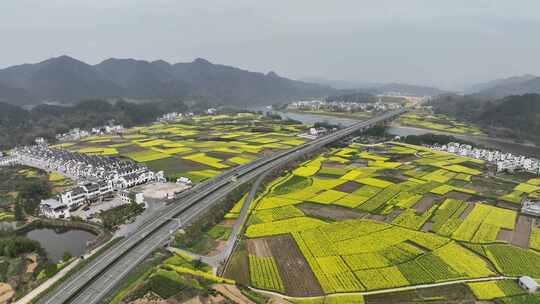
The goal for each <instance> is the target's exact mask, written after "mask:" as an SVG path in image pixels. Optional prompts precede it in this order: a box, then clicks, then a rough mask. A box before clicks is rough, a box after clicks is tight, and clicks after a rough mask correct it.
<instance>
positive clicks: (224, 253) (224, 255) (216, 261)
mask: <svg viewBox="0 0 540 304" xmlns="http://www.w3.org/2000/svg"><path fill="white" fill-rule="evenodd" d="M268 173H269V172H267V173H265V174H263V175H261V176H259V177H258V178H257V180H256V181H255V183H253V186H251V190H250V191H249V194H248V195H247V197H246V199H245V200H244V204H243V205H242V208H241V209H240V214H239V215H238V218H237V219H236V221H235V222H234V225H233V228H232V231H231V234H230V236H229V239H228V240H227V243H226V244H225V246H224V247H223V250H221V252H219V253H218V254H216V255H212V256H206V255H200V254H196V253H193V252H189V251H186V250H182V249H178V248H174V247H169V248H167V250H169V251H170V252H173V253H174V252H178V253H182V254H185V255H188V256H190V257H192V258H194V259H199V260H201V261H202V262H204V263H206V264H208V265H210V266H212V267H213V268H214V269H215V268H217V267H219V266H220V265H221V263H223V262H225V261H226V260H227V259H228V258H229V255H231V253H232V251H233V249H234V246H235V244H236V241H237V240H238V236H239V234H240V232H241V231H242V227H243V226H244V223H245V222H246V219H247V216H248V214H249V207H250V206H251V203H252V202H253V199H254V198H255V195H256V194H257V190H258V189H259V187H260V186H261V183H262V181H263V180H264V178H265V177H266V176H267V175H268Z"/></svg>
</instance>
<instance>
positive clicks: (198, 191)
mask: <svg viewBox="0 0 540 304" xmlns="http://www.w3.org/2000/svg"><path fill="white" fill-rule="evenodd" d="M406 111H408V109H407V108H403V109H399V110H395V111H391V112H387V113H384V114H382V115H380V116H377V117H374V118H371V119H369V120H366V121H362V122H359V123H357V124H354V125H351V126H349V127H347V128H345V129H342V130H339V131H337V132H334V133H331V134H329V135H326V136H324V137H321V138H318V139H316V140H313V141H311V142H308V143H305V144H303V145H300V146H297V147H295V148H292V149H290V150H286V151H282V152H279V153H276V154H274V155H272V156H270V157H268V158H260V159H258V160H255V161H253V162H251V163H249V164H246V165H242V166H239V167H236V168H234V169H231V170H228V171H226V172H224V173H223V174H221V175H219V176H217V177H214V178H212V179H210V180H207V181H205V182H203V183H200V184H197V185H196V186H194V187H193V188H191V189H190V190H188V191H186V192H184V193H182V194H181V196H180V197H179V198H178V199H177V201H176V202H175V203H172V204H170V205H169V206H167V207H166V208H165V209H163V210H161V211H160V212H158V213H157V214H155V215H154V216H153V217H152V218H150V219H148V220H147V221H146V222H145V223H144V224H143V225H141V226H140V227H139V230H138V231H137V232H136V233H133V234H132V235H129V236H128V237H126V238H124V239H123V240H121V241H120V242H118V243H117V244H115V245H114V246H112V247H111V248H109V249H108V250H107V251H106V252H104V253H102V254H101V255H99V256H98V257H96V258H95V259H94V260H93V261H91V262H90V263H88V264H87V265H86V266H85V267H83V268H82V269H80V270H79V271H78V272H77V273H74V274H73V275H71V276H70V277H69V278H67V279H66V280H65V281H64V282H63V283H62V284H60V285H59V286H57V287H55V288H54V289H53V290H51V291H50V292H49V293H48V294H47V295H45V296H44V297H43V298H41V299H40V300H39V301H38V303H44V304H62V303H80V304H94V303H100V302H101V301H102V299H103V297H104V296H105V295H107V294H108V293H109V292H110V291H111V290H112V289H113V288H114V287H115V286H116V285H117V284H118V283H119V282H120V281H121V280H122V279H123V278H124V277H125V275H126V274H127V273H129V271H131V270H132V269H134V268H135V267H136V266H137V265H138V264H139V263H140V262H141V261H143V260H144V259H145V258H146V257H147V256H148V255H149V254H150V253H151V252H152V251H154V250H155V249H156V248H158V247H159V246H162V245H163V244H164V243H165V242H166V241H167V240H168V239H169V238H170V237H171V235H172V234H173V233H174V232H175V231H176V230H177V229H178V228H180V227H182V226H183V225H185V224H186V223H188V222H189V221H190V220H194V219H196V218H197V216H200V215H202V214H203V213H204V212H205V211H206V210H208V209H209V208H210V207H211V206H212V205H213V204H215V203H216V202H218V201H219V200H220V199H222V198H223V197H225V196H226V195H227V194H228V193H229V192H231V191H232V190H234V189H236V188H237V187H238V186H240V185H242V184H244V183H246V182H249V181H250V180H252V179H253V178H255V177H256V176H259V175H261V174H264V173H265V172H268V171H270V170H272V169H273V168H276V167H279V166H281V165H284V164H286V163H288V162H290V161H292V160H294V159H296V158H299V157H301V156H302V155H304V154H306V153H310V152H313V151H316V150H318V149H320V148H321V147H323V146H325V145H327V144H329V143H332V142H334V141H337V140H339V139H341V138H343V137H346V136H348V135H350V134H352V133H354V132H356V131H358V130H365V129H368V128H370V127H372V126H374V125H376V124H378V123H381V122H385V121H388V120H390V119H392V118H394V117H396V116H399V115H401V114H403V113H404V112H406ZM177 219H179V220H177Z"/></svg>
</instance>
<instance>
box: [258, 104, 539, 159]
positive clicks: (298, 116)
mask: <svg viewBox="0 0 540 304" xmlns="http://www.w3.org/2000/svg"><path fill="white" fill-rule="evenodd" d="M256 110H259V111H261V110H262V111H263V112H268V109H266V108H257V109H256ZM271 112H273V113H276V114H279V115H281V116H282V117H286V118H291V119H294V120H298V121H300V122H302V123H303V124H307V125H311V124H313V123H315V122H322V121H324V122H328V123H332V124H339V125H342V126H350V125H352V124H354V123H356V122H358V120H354V119H349V118H341V117H333V116H325V115H316V114H307V113H306V114H304V113H291V112H276V111H271ZM388 133H390V134H391V135H396V136H408V135H422V134H427V133H435V134H444V135H451V136H454V137H456V138H458V139H461V140H464V141H468V142H472V143H475V144H477V145H479V146H483V147H485V148H488V149H494V150H500V151H504V152H509V153H513V154H518V155H525V156H529V157H535V158H539V157H540V147H538V146H534V145H528V144H520V143H514V142H511V141H508V140H503V139H499V138H492V137H487V136H473V135H460V134H453V133H448V132H441V131H435V130H427V129H419V128H413V127H404V126H392V127H390V128H389V129H388Z"/></svg>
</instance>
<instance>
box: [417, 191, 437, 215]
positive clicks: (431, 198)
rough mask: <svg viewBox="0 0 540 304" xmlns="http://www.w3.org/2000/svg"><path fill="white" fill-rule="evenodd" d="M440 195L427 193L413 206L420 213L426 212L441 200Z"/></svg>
mask: <svg viewBox="0 0 540 304" xmlns="http://www.w3.org/2000/svg"><path fill="white" fill-rule="evenodd" d="M440 200H441V199H440V197H438V196H436V195H433V194H426V195H424V197H422V199H421V200H420V201H418V203H416V204H415V205H414V206H413V208H414V210H416V212H418V213H424V212H426V211H427V210H428V209H429V208H431V206H433V204H434V203H435V202H437V201H440Z"/></svg>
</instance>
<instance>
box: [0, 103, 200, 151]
mask: <svg viewBox="0 0 540 304" xmlns="http://www.w3.org/2000/svg"><path fill="white" fill-rule="evenodd" d="M208 106H210V105H208V104H206V105H203V104H198V105H196V106H195V107H192V108H190V109H189V110H194V111H197V110H203V108H205V107H208ZM199 107H202V108H200V109H198V108H199ZM186 110H188V107H187V106H186V105H185V104H184V103H183V102H181V101H174V102H153V103H141V104H135V103H129V102H126V101H122V100H121V101H118V102H116V103H115V104H114V105H113V104H111V103H109V102H106V101H103V100H86V101H82V102H79V103H77V104H74V105H72V106H58V105H46V104H44V105H39V106H36V107H34V108H32V109H31V110H25V109H23V108H21V107H19V106H14V105H10V104H6V103H1V102H0V150H3V149H8V148H12V147H14V146H16V145H25V144H31V143H33V141H34V139H35V138H36V137H40V136H41V137H45V138H47V139H48V140H49V141H52V140H53V139H54V137H55V134H58V133H64V132H67V131H68V130H70V129H72V128H83V129H89V128H92V127H96V126H103V125H106V124H107V123H109V122H110V121H114V122H115V123H118V124H123V125H124V126H126V127H130V126H134V125H136V124H144V123H150V122H152V121H154V120H155V119H156V118H157V117H158V116H160V115H161V114H164V113H167V112H172V111H178V112H184V111H186Z"/></svg>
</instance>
